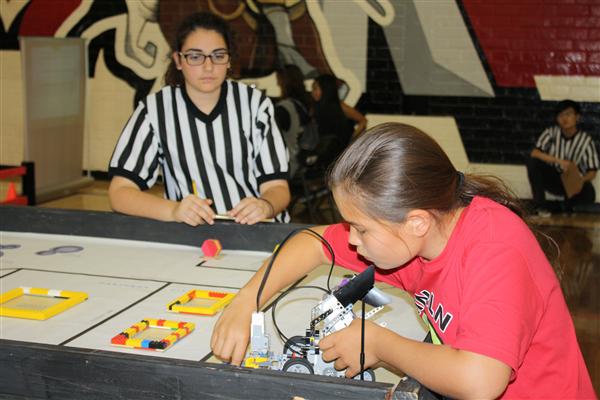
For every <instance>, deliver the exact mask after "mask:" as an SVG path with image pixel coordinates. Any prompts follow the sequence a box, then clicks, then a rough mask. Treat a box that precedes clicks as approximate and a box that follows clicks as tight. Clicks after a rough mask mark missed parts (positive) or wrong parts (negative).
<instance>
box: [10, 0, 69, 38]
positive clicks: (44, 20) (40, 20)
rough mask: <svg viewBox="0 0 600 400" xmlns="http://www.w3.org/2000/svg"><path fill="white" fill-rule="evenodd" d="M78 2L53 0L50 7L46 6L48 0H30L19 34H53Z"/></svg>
mask: <svg viewBox="0 0 600 400" xmlns="http://www.w3.org/2000/svg"><path fill="white" fill-rule="evenodd" d="M80 4H81V0H53V1H52V7H48V0H31V2H30V3H29V5H28V6H27V10H26V11H25V15H24V16H23V22H22V23H21V26H20V29H19V35H21V36H54V34H55V33H56V31H57V30H58V28H60V26H61V25H62V24H63V23H64V22H65V20H66V19H67V18H68V17H69V15H71V13H72V12H73V11H75V10H76V9H77V7H79V5H80Z"/></svg>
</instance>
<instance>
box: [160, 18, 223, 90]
mask: <svg viewBox="0 0 600 400" xmlns="http://www.w3.org/2000/svg"><path fill="white" fill-rule="evenodd" d="M196 29H205V30H208V31H215V32H217V33H218V34H220V35H221V36H222V37H223V40H224V41H225V45H226V46H227V50H228V51H229V52H231V51H232V40H231V29H230V28H229V24H228V23H227V21H225V20H224V19H223V18H221V17H219V16H218V15H215V14H212V13H209V12H205V11H203V12H197V13H194V14H191V15H189V16H188V17H186V18H185V19H184V20H183V21H181V23H180V24H179V26H178V27H177V31H176V33H175V41H174V43H171V50H172V52H177V51H181V47H182V46H183V43H184V42H185V39H187V37H188V36H189V34H190V33H192V32H194V31H195V30H196ZM171 55H172V53H171V54H169V57H170V58H171V63H170V64H169V68H167V72H166V73H165V84H166V85H169V86H183V85H184V83H185V81H184V78H183V74H182V73H181V71H179V70H178V69H177V66H176V65H175V61H174V60H173V57H171Z"/></svg>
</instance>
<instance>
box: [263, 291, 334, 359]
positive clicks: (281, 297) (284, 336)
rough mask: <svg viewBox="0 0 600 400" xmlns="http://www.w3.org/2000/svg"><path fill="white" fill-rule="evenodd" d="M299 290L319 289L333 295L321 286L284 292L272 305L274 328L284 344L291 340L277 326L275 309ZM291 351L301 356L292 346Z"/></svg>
mask: <svg viewBox="0 0 600 400" xmlns="http://www.w3.org/2000/svg"><path fill="white" fill-rule="evenodd" d="M297 289H317V290H322V291H323V292H325V293H327V294H329V293H331V292H328V291H327V290H325V289H323V288H322V287H319V286H310V285H309V286H295V287H291V288H289V289H287V290H286V291H284V292H283V293H281V295H279V297H277V298H276V299H275V300H274V301H273V303H271V319H272V320H273V326H274V327H275V331H276V332H277V335H278V336H279V339H281V341H282V342H283V343H284V344H285V343H287V342H288V341H289V340H290V339H289V338H288V337H287V336H286V335H284V333H283V332H282V331H281V329H279V325H277V321H276V318H275V309H276V308H277V304H278V303H279V301H280V300H281V299H283V298H284V297H285V296H287V295H288V294H290V293H291V292H292V291H294V290H297ZM290 350H291V351H292V353H295V354H298V355H301V354H300V353H299V352H298V351H295V349H293V348H292V347H291V346H290Z"/></svg>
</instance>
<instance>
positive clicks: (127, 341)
mask: <svg viewBox="0 0 600 400" xmlns="http://www.w3.org/2000/svg"><path fill="white" fill-rule="evenodd" d="M195 327H196V325H195V324H193V323H192V322H185V321H170V320H165V319H152V318H145V319H143V320H141V321H140V322H138V323H135V324H133V325H131V326H130V327H129V328H127V329H125V330H124V331H123V332H121V333H118V334H117V335H116V336H115V337H113V338H112V339H111V340H110V343H111V344H112V345H114V346H120V347H129V348H132V349H143V350H152V351H165V350H167V349H168V348H170V347H171V346H172V345H174V344H175V343H177V342H179V340H180V339H182V338H183V337H185V336H187V335H189V334H190V333H191V332H192V331H193V330H194V328H195ZM150 328H164V329H166V334H165V337H164V338H162V339H161V340H149V339H138V338H136V336H137V335H138V334H140V333H142V332H144V331H145V330H146V329H150Z"/></svg>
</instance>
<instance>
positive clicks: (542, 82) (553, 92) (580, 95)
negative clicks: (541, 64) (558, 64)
mask: <svg viewBox="0 0 600 400" xmlns="http://www.w3.org/2000/svg"><path fill="white" fill-rule="evenodd" d="M533 78H534V80H535V85H536V86H537V89H538V92H539V93H540V98H541V99H542V100H565V99H571V100H575V101H589V102H600V77H597V76H554V75H535V76H534V77H533Z"/></svg>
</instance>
